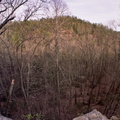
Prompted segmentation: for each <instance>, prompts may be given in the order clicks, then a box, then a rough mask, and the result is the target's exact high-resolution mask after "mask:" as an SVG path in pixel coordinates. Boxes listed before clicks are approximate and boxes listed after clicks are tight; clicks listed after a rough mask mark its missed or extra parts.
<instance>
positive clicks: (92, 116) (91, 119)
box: [73, 109, 118, 120]
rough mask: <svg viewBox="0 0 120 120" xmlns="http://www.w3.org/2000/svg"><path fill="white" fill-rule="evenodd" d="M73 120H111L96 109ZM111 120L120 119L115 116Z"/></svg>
mask: <svg viewBox="0 0 120 120" xmlns="http://www.w3.org/2000/svg"><path fill="white" fill-rule="evenodd" d="M73 120H109V119H108V118H107V117H106V116H104V115H102V114H101V113H100V112H99V111H97V110H96V109H95V110H93V111H92V112H90V113H87V114H85V115H82V116H79V117H76V118H74V119H73ZM110 120H118V118H117V117H115V116H113V117H111V119H110Z"/></svg>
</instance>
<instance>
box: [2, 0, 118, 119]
mask: <svg viewBox="0 0 120 120" xmlns="http://www.w3.org/2000/svg"><path fill="white" fill-rule="evenodd" d="M36 1H37V2H34V4H30V3H29V1H27V0H21V1H19V0H8V2H5V0H1V1H0V109H1V114H3V115H5V116H8V117H11V118H13V119H14V120H72V119H73V118H74V117H76V116H78V115H82V114H85V113H87V112H89V111H91V110H93V109H97V110H99V111H100V112H101V113H103V114H105V115H106V116H107V117H108V118H109V117H111V116H112V115H115V116H118V117H120V116H119V115H120V33H119V32H116V31H113V30H112V29H108V28H107V27H106V26H103V25H101V24H91V23H90V22H87V21H83V20H81V19H78V18H76V17H73V16H69V13H68V7H67V5H66V4H65V3H64V2H63V1H61V0H51V1H42V0H36ZM21 6H26V7H25V8H26V9H25V11H24V14H23V15H22V17H21V18H22V20H18V19H17V20H15V19H16V14H17V9H19V7H21ZM41 9H43V11H44V14H45V15H46V16H47V17H45V18H44V17H43V18H40V19H33V18H34V17H35V16H38V11H39V10H40V11H41Z"/></svg>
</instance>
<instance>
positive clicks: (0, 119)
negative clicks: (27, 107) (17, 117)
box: [0, 114, 12, 120]
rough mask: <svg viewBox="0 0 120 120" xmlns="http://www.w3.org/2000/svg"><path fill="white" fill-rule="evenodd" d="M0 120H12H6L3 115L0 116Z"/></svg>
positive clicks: (8, 119) (9, 119) (7, 119)
mask: <svg viewBox="0 0 120 120" xmlns="http://www.w3.org/2000/svg"><path fill="white" fill-rule="evenodd" d="M0 120H12V119H11V118H7V117H5V116H3V115H1V114H0Z"/></svg>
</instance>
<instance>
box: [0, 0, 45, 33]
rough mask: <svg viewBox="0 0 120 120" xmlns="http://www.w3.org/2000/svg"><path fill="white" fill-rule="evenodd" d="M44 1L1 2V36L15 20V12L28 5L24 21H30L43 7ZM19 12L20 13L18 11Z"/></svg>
mask: <svg viewBox="0 0 120 120" xmlns="http://www.w3.org/2000/svg"><path fill="white" fill-rule="evenodd" d="M43 2H45V1H43V0H37V1H34V2H32V4H31V1H28V0H1V1H0V21H1V22H0V35H1V34H2V33H3V32H5V30H6V28H5V25H6V24H7V23H8V22H10V21H12V20H14V19H15V17H16V16H15V12H16V11H17V10H18V9H19V8H20V7H21V6H25V4H26V5H27V7H25V11H24V20H28V19H29V18H30V17H31V16H34V15H35V13H36V12H37V11H38V10H39V9H40V8H41V7H42V3H43ZM17 12H18V11H17Z"/></svg>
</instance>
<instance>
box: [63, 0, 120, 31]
mask: <svg viewBox="0 0 120 120" xmlns="http://www.w3.org/2000/svg"><path fill="white" fill-rule="evenodd" d="M64 1H65V2H66V3H67V5H68V7H69V11H70V12H71V15H73V16H77V17H78V18H80V19H83V20H86V21H89V22H92V23H102V24H108V22H109V21H111V20H118V19H119V21H120V0H64ZM117 29H118V28H117Z"/></svg>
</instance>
